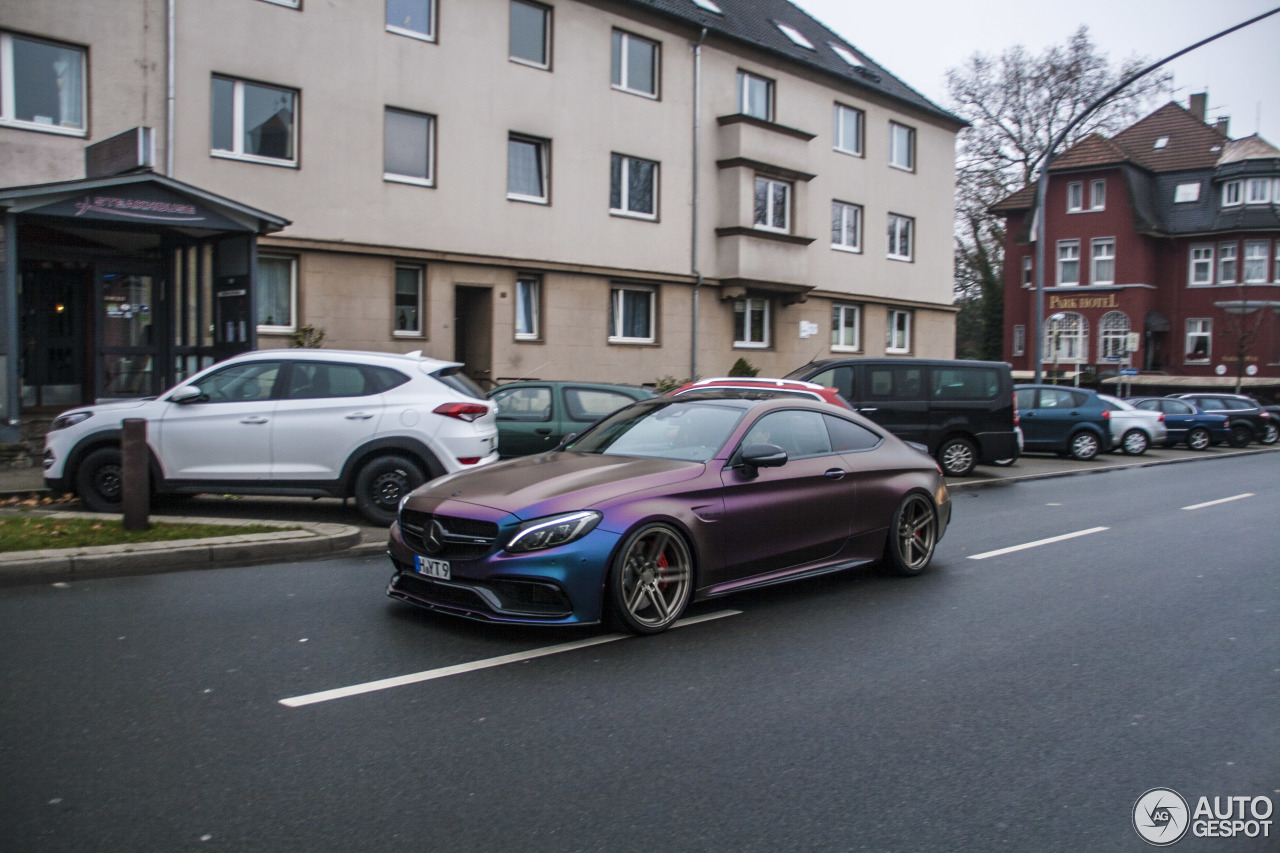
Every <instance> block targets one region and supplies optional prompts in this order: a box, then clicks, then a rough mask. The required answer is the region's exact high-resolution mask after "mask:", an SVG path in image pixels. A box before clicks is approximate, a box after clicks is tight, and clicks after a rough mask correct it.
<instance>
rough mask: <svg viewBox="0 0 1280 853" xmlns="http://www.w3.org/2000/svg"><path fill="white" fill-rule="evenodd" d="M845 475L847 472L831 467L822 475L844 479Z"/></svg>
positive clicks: (828, 477) (832, 478)
mask: <svg viewBox="0 0 1280 853" xmlns="http://www.w3.org/2000/svg"><path fill="white" fill-rule="evenodd" d="M844 475H845V472H844V471H842V470H841V469H839V468H829V469H827V471H826V472H825V473H824V474H823V475H822V476H824V477H826V478H827V479H828V480H843V479H844Z"/></svg>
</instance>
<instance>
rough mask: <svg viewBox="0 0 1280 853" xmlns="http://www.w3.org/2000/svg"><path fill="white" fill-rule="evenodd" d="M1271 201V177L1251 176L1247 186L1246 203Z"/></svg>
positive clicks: (1266, 202)
mask: <svg viewBox="0 0 1280 853" xmlns="http://www.w3.org/2000/svg"><path fill="white" fill-rule="evenodd" d="M1270 201H1271V179H1270V178H1250V179H1249V183H1248V184H1247V185H1246V187H1245V196H1244V202H1245V204H1268V203H1270Z"/></svg>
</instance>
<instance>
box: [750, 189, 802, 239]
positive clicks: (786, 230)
mask: <svg viewBox="0 0 1280 853" xmlns="http://www.w3.org/2000/svg"><path fill="white" fill-rule="evenodd" d="M762 183H763V184H764V186H765V209H764V220H765V221H764V222H760V221H759V219H758V217H759V215H760V209H759V205H758V204H757V203H756V201H757V200H758V199H759V197H760V186H761V184H762ZM752 187H753V189H754V191H753V193H752V205H751V222H752V227H753V228H756V229H758V230H760V231H771V232H773V233H775V234H790V233H791V220H792V216H791V207H792V205H793V204H794V199H795V185H794V184H793V183H791V181H784V180H782V179H781V178H775V177H773V176H770V175H762V174H757V175H756V176H755V179H754V180H753V181H752ZM777 187H780V188H782V189H783V190H784V191H785V192H784V196H785V200H784V202H783V204H782V212H783V224H782V225H781V226H778V225H774V224H773V221H774V218H775V217H774V214H775V213H776V211H777V202H776V198H775V195H774V192H773V190H774V188H777Z"/></svg>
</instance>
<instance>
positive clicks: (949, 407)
mask: <svg viewBox="0 0 1280 853" xmlns="http://www.w3.org/2000/svg"><path fill="white" fill-rule="evenodd" d="M786 378H787V379H804V380H806V381H808V382H816V383H818V384H819V385H827V386H830V387H832V388H835V389H836V390H837V391H839V392H840V396H842V397H844V398H845V400H846V401H847V402H848V403H849V405H850V406H852V407H853V408H854V409H856V410H857V411H858V412H859V413H861V414H862V415H865V416H866V417H868V418H870V419H871V420H873V421H875V422H876V423H878V424H880V425H881V426H883V427H884V428H885V429H887V430H889V431H890V432H891V433H893V434H894V435H896V436H898V437H899V438H902V439H906V440H907V441H914V442H917V443H919V444H923V445H924V446H926V447H928V448H929V453H930V454H932V455H933V456H934V458H936V459H937V460H938V462H939V464H941V465H942V470H943V472H944V473H946V474H947V475H948V476H952V477H963V476H965V475H967V474H969V473H970V472H972V471H973V466H974V465H977V464H978V463H979V462H981V463H984V464H990V463H995V462H997V461H998V462H1000V463H1001V464H1009V462H1011V461H1012V460H1014V459H1017V458H1018V434H1017V430H1016V426H1017V413H1016V409H1015V407H1014V399H1013V375H1012V373H1011V372H1010V368H1009V365H1008V364H1005V363H1004V362H1000V361H950V360H943V359H929V358H828V359H823V360H820V361H813V362H810V363H809V364H806V365H805V366H804V367H801V368H799V369H798V370H793V371H792V372H790V373H788V374H787V376H786Z"/></svg>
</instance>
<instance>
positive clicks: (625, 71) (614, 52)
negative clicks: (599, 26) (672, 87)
mask: <svg viewBox="0 0 1280 853" xmlns="http://www.w3.org/2000/svg"><path fill="white" fill-rule="evenodd" d="M632 41H637V42H640V43H641V44H644V45H649V46H651V47H652V48H653V91H652V92H650V91H648V90H645V89H638V88H636V87H635V86H632V85H631V79H630V76H631V75H630V74H629V69H630V63H629V62H628V61H627V60H628V59H629V57H630V45H631V42H632ZM609 51H610V63H611V65H610V72H609V73H610V81H609V82H610V86H611V87H612V88H613V89H614V90H615V91H618V92H626V93H627V94H628V95H639V96H640V97H642V98H650V99H652V100H655V101H656V100H658V99H659V96H660V94H661V92H662V42H660V41H656V40H654V39H651V38H646V37H645V36H642V35H637V34H636V33H633V32H629V31H627V30H624V29H620V28H618V27H614V28H613V31H612V35H611V36H610V48H609ZM619 51H621V53H620V54H619V53H618V52H619ZM614 66H616V68H617V73H618V77H617V79H616V80H615V79H613V69H614Z"/></svg>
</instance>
